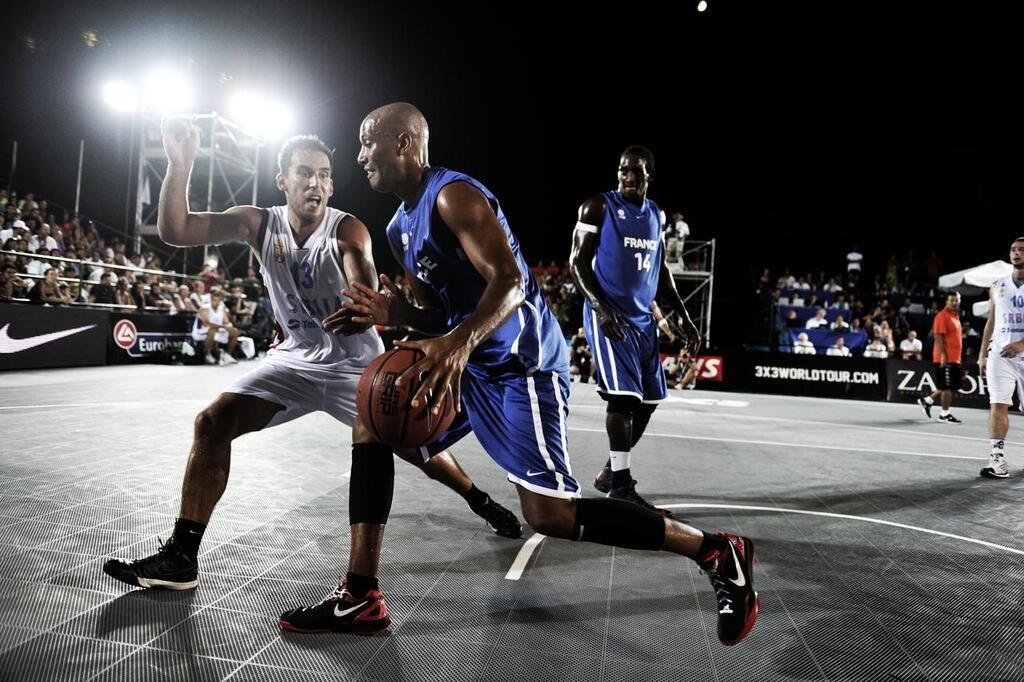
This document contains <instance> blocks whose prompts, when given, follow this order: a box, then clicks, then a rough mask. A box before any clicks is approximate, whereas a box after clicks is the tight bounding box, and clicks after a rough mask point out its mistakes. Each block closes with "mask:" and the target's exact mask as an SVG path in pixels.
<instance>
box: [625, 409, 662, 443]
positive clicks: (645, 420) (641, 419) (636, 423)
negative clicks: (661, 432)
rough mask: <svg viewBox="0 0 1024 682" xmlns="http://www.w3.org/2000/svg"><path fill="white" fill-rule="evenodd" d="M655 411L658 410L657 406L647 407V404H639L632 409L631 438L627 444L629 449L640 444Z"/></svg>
mask: <svg viewBox="0 0 1024 682" xmlns="http://www.w3.org/2000/svg"><path fill="white" fill-rule="evenodd" d="M656 409H658V406H657V405H648V404H647V403H640V404H639V405H637V406H636V407H635V408H634V409H633V434H632V435H633V438H632V442H631V443H630V444H629V446H630V447H631V448H632V447H633V446H634V445H636V444H637V443H638V442H640V438H641V437H642V436H643V435H644V431H645V430H646V429H647V424H649V423H650V421H651V416H652V415H654V411H655V410H656Z"/></svg>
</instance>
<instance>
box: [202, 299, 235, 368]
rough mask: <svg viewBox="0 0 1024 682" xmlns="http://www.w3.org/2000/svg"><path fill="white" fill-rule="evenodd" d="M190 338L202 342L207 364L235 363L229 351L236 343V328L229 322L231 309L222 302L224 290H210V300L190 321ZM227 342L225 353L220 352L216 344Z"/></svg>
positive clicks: (231, 350)
mask: <svg viewBox="0 0 1024 682" xmlns="http://www.w3.org/2000/svg"><path fill="white" fill-rule="evenodd" d="M192 340H193V341H199V342H202V344H203V355H204V362H206V364H208V365H216V364H218V362H219V363H220V364H232V365H233V364H235V363H236V362H238V361H237V360H235V359H234V358H233V357H231V353H232V352H233V351H234V350H235V345H236V344H237V343H238V330H237V329H236V328H235V326H234V325H233V324H231V311H229V310H228V307H227V305H226V304H225V303H224V292H223V291H221V290H220V289H215V290H214V291H211V292H210V302H209V303H208V304H205V305H204V306H203V307H202V308H200V309H199V314H197V315H196V319H195V322H193V323H192ZM223 343H226V344H227V346H228V347H227V353H221V351H220V346H219V345H218V344H223Z"/></svg>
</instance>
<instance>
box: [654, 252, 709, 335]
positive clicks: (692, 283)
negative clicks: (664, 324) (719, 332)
mask: <svg viewBox="0 0 1024 682" xmlns="http://www.w3.org/2000/svg"><path fill="white" fill-rule="evenodd" d="M685 244H686V247H685V250H683V252H682V253H678V254H674V253H670V254H668V256H667V258H666V260H667V261H668V269H669V271H670V272H671V273H672V279H674V280H675V283H676V289H678V290H679V295H680V296H681V297H682V299H683V302H684V303H686V310H687V311H688V312H689V313H690V317H691V318H692V319H693V323H694V324H695V325H697V329H699V330H700V333H701V337H702V338H703V339H704V348H710V347H711V303H712V295H713V294H714V290H715V240H714V239H712V240H710V241H698V240H691V239H688V240H686V243H685ZM664 312H665V314H666V315H668V316H669V317H670V318H671V317H672V316H674V315H675V313H669V311H667V310H666V311H664Z"/></svg>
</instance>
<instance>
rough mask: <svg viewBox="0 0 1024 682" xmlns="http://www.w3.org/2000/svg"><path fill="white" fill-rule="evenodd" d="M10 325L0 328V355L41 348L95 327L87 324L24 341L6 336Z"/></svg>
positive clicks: (30, 337)
mask: <svg viewBox="0 0 1024 682" xmlns="http://www.w3.org/2000/svg"><path fill="white" fill-rule="evenodd" d="M10 326H11V325H10V324H5V325H4V326H3V327H2V328H0V353H20V352H21V351H23V350H28V349H29V348H35V347H36V346H41V345H43V344H44V343H50V342H51V341H56V340H57V339H63V338H64V337H65V336H71V335H72V334H78V333H79V332H84V331H85V330H86V329H92V328H93V327H95V326H96V325H94V324H89V325H86V326H84V327H75V328H74V329H66V330H64V331H60V332H53V333H52V334H40V335H39V336H29V337H28V338H24V339H12V338H11V337H10V336H9V335H8V334H7V328H8V327H10Z"/></svg>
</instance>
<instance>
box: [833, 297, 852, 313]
mask: <svg viewBox="0 0 1024 682" xmlns="http://www.w3.org/2000/svg"><path fill="white" fill-rule="evenodd" d="M828 307H829V308H836V309H837V310H849V309H850V304H849V303H847V302H846V295H845V294H838V295H837V296H836V299H835V300H834V301H832V303H830V304H829V306H828Z"/></svg>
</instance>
